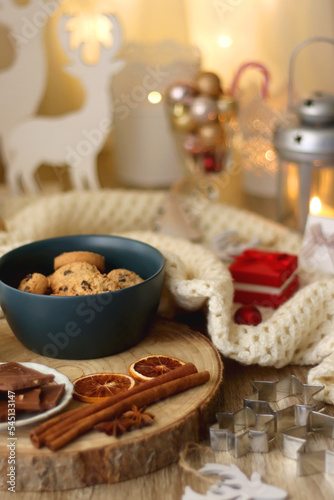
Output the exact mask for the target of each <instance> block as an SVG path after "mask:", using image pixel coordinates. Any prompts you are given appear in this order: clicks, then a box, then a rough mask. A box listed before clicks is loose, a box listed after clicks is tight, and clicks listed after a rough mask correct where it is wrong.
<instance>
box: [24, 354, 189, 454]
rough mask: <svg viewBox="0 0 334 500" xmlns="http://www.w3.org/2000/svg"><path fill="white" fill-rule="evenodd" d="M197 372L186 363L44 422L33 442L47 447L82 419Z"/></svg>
mask: <svg viewBox="0 0 334 500" xmlns="http://www.w3.org/2000/svg"><path fill="white" fill-rule="evenodd" d="M196 372H197V368H196V366H195V365H194V364H193V363H186V364H184V365H182V366H180V367H178V368H175V369H174V370H171V371H169V372H167V373H164V374H162V375H159V376H158V377H156V378H154V379H152V380H149V381H147V382H143V383H141V384H140V385H137V386H135V387H133V388H132V389H129V390H128V391H126V392H122V393H120V394H116V395H115V396H110V397H109V398H104V399H102V400H101V401H98V402H96V403H91V404H89V405H88V406H84V407H80V408H75V409H74V410H70V411H67V412H65V413H62V414H60V415H57V416H55V417H53V418H51V419H49V420H47V421H46V422H43V423H42V424H40V425H39V426H38V427H35V429H33V430H32V431H31V433H30V439H31V442H32V444H33V445H34V446H35V447H36V448H41V447H42V446H44V445H45V443H46V440H47V439H48V440H49V441H52V440H54V439H56V438H57V437H58V436H60V435H61V434H63V433H64V432H66V430H68V429H69V428H71V427H72V426H73V425H75V424H76V422H77V421H78V420H80V419H81V418H84V417H88V416H89V415H92V414H93V413H96V412H97V411H99V410H102V409H104V408H107V407H109V406H111V405H113V404H116V403H118V402H119V401H122V400H123V399H125V398H127V397H129V396H132V395H134V394H138V393H140V392H142V391H144V390H146V389H150V388H152V387H156V386H157V385H161V384H163V383H165V382H169V381H171V380H176V379H178V378H181V377H185V376H186V375H190V374H192V373H196Z"/></svg>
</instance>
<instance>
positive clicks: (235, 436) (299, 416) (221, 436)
mask: <svg viewBox="0 0 334 500" xmlns="http://www.w3.org/2000/svg"><path fill="white" fill-rule="evenodd" d="M253 388H254V392H253V393H252V394H251V395H250V396H248V397H246V398H244V407H243V408H242V409H240V410H238V411H237V412H235V413H226V412H217V413H216V418H217V423H215V424H214V425H212V426H211V427H210V429H209V432H210V446H211V449H212V450H214V451H230V452H231V453H232V454H233V455H234V456H235V457H236V458H239V457H241V456H243V455H245V454H246V453H248V452H260V453H266V452H268V451H269V443H270V441H271V440H272V439H274V437H275V436H276V434H277V433H282V432H283V431H285V430H286V429H290V428H292V427H297V426H298V427H300V426H304V425H306V422H307V421H308V415H309V414H310V412H313V411H318V412H319V411H321V410H322V409H323V408H324V403H322V402H321V401H316V400H315V399H314V396H315V395H316V394H318V393H319V392H320V391H322V390H323V386H320V385H309V384H303V383H302V382H301V381H300V380H299V379H298V378H297V377H296V376H295V375H289V376H288V377H285V378H283V379H281V380H278V381H275V382H272V381H255V382H253ZM291 399H293V403H292V404H291ZM282 400H286V401H285V402H284V403H285V405H284V408H280V407H279V406H280V405H279V404H278V403H281V402H282ZM296 400H297V401H298V403H297V404H295V402H296Z"/></svg>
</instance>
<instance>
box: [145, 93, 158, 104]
mask: <svg viewBox="0 0 334 500" xmlns="http://www.w3.org/2000/svg"><path fill="white" fill-rule="evenodd" d="M161 99H162V95H161V94H160V92H157V91H156V90H153V91H152V92H150V93H149V94H148V96H147V100H148V102H150V103H151V104H158V103H159V102H161Z"/></svg>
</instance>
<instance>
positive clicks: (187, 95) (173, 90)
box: [166, 81, 198, 105]
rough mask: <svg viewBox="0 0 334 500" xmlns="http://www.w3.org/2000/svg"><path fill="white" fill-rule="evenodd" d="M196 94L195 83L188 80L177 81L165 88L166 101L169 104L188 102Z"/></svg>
mask: <svg viewBox="0 0 334 500" xmlns="http://www.w3.org/2000/svg"><path fill="white" fill-rule="evenodd" d="M197 94H198V91H197V89H196V87H195V85H193V84H192V83H190V82H186V81H179V82H175V83H173V84H172V85H170V87H168V88H167V90H166V101H167V103H168V104H171V105H173V104H175V103H183V104H190V103H191V101H192V100H193V98H194V97H195V96H196V95H197Z"/></svg>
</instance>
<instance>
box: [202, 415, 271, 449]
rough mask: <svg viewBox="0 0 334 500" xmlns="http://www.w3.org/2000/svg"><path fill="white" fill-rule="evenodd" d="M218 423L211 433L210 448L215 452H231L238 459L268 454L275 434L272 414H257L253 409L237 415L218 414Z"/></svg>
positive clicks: (212, 427) (211, 429)
mask: <svg viewBox="0 0 334 500" xmlns="http://www.w3.org/2000/svg"><path fill="white" fill-rule="evenodd" d="M216 417H217V423H216V424H213V425H212V426H211V427H210V429H209V431H210V446H211V449H212V450H214V451H229V452H231V453H232V454H233V455H234V456H235V457H236V458H239V457H241V456H243V455H245V454H246V453H248V452H260V453H266V452H268V451H269V441H270V440H271V439H273V437H274V434H275V417H274V415H273V414H272V413H269V414H256V413H255V412H254V411H253V410H252V409H251V408H247V407H244V408H241V409H240V410H238V411H237V412H235V413H225V412H217V413H216Z"/></svg>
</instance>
